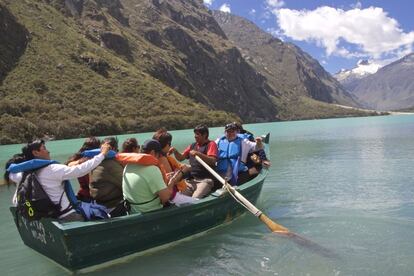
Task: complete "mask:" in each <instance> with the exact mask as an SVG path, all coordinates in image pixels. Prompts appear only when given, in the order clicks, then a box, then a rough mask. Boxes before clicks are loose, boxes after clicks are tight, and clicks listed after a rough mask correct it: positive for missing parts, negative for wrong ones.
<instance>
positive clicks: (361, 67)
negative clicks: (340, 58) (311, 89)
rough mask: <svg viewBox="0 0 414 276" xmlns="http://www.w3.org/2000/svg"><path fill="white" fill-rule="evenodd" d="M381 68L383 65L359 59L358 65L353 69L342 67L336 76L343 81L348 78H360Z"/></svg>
mask: <svg viewBox="0 0 414 276" xmlns="http://www.w3.org/2000/svg"><path fill="white" fill-rule="evenodd" d="M379 68H381V65H380V64H378V63H375V62H372V61H369V60H359V61H358V63H357V66H356V67H355V68H353V69H350V70H347V69H341V70H340V71H339V72H338V73H336V74H335V76H334V77H335V78H336V79H337V80H338V81H340V82H342V81H344V80H346V79H348V78H356V79H360V78H363V77H365V76H367V75H371V74H374V73H376V72H377V71H378V69H379Z"/></svg>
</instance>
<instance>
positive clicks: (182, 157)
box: [171, 145, 191, 161]
mask: <svg viewBox="0 0 414 276" xmlns="http://www.w3.org/2000/svg"><path fill="white" fill-rule="evenodd" d="M190 150H191V145H189V146H188V147H187V148H186V149H185V150H184V151H183V152H182V153H180V152H179V151H178V150H176V149H175V148H171V152H173V153H174V156H175V159H177V160H178V161H184V160H185V159H187V158H188V155H189V153H190Z"/></svg>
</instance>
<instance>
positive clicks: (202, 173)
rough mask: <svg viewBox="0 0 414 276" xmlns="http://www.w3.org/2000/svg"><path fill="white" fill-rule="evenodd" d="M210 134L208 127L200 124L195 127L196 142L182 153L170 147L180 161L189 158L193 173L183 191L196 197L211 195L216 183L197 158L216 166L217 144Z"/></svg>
mask: <svg viewBox="0 0 414 276" xmlns="http://www.w3.org/2000/svg"><path fill="white" fill-rule="evenodd" d="M208 136H209V131H208V127H207V126H205V125H198V126H196V127H195V128H194V139H195V143H192V144H191V145H189V146H188V147H187V148H186V149H185V150H184V151H183V152H182V153H180V152H178V151H177V150H176V149H175V148H171V149H170V152H172V153H174V156H175V158H177V160H178V161H183V160H185V159H189V162H190V165H191V173H190V177H189V178H188V179H186V184H187V188H186V190H184V191H183V194H185V195H189V196H192V197H195V198H203V197H205V196H207V195H209V194H210V192H211V191H212V189H213V188H214V184H215V182H214V180H213V177H212V176H211V174H210V173H209V172H208V171H207V170H206V169H205V168H204V167H203V166H202V165H201V164H200V163H199V162H198V161H197V160H196V158H195V157H196V156H198V157H200V158H201V159H202V160H203V161H204V162H206V163H207V164H208V165H209V166H211V167H213V168H215V165H216V162H217V145H216V143H214V141H211V140H210V139H209V138H208Z"/></svg>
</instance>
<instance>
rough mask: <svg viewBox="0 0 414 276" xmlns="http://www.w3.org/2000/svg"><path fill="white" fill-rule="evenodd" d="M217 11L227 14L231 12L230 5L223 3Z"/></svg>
mask: <svg viewBox="0 0 414 276" xmlns="http://www.w3.org/2000/svg"><path fill="white" fill-rule="evenodd" d="M219 10H220V11H222V12H228V13H230V12H231V9H230V5H229V4H227V3H224V4H223V5H221V7H220V8H219Z"/></svg>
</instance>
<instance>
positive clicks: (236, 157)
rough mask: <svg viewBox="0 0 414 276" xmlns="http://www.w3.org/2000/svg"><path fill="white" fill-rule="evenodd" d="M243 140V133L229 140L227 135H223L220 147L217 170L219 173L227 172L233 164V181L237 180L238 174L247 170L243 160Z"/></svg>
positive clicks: (219, 143)
mask: <svg viewBox="0 0 414 276" xmlns="http://www.w3.org/2000/svg"><path fill="white" fill-rule="evenodd" d="M242 142H243V138H242V136H241V135H237V137H236V139H234V140H233V141H229V140H227V138H226V137H221V138H220V140H219V142H218V144H217V147H218V155H219V156H218V162H217V171H218V172H219V173H226V172H227V168H228V167H229V166H231V169H232V172H233V173H232V178H231V182H233V183H235V182H237V174H238V173H239V172H243V171H246V170H247V167H246V165H245V164H244V163H243V162H241V155H242Z"/></svg>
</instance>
